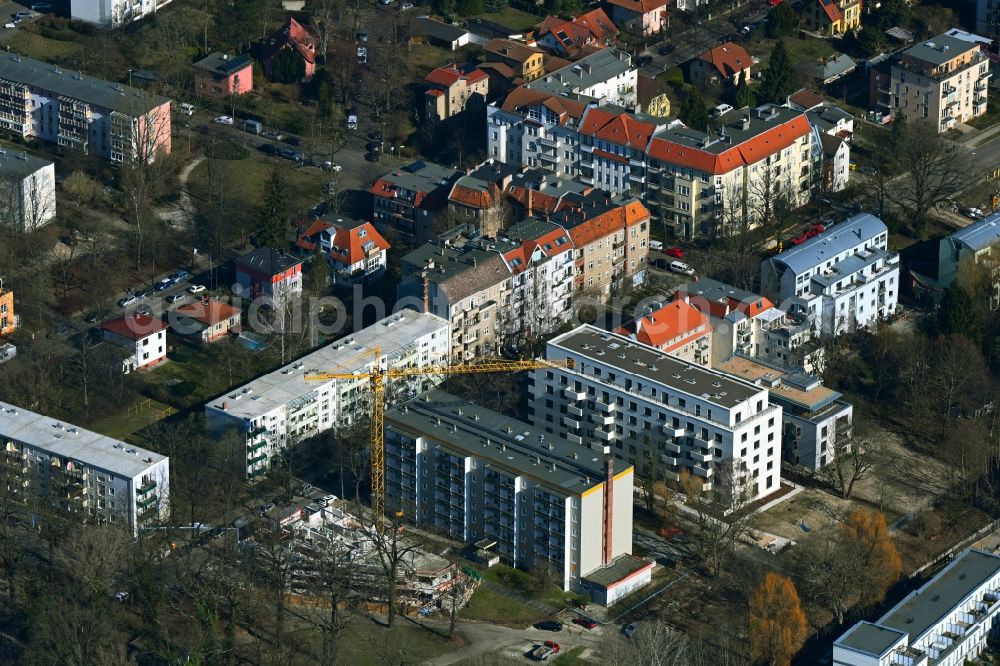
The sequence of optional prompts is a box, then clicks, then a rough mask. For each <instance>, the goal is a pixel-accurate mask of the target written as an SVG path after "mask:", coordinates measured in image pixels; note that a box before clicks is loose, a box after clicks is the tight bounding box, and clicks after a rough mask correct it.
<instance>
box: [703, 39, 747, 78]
mask: <svg viewBox="0 0 1000 666" xmlns="http://www.w3.org/2000/svg"><path fill="white" fill-rule="evenodd" d="M698 59H699V60H704V61H705V62H708V63H711V65H712V66H713V67H715V69H716V70H717V71H718V72H719V74H721V75H722V76H723V77H724V78H727V79H728V78H729V77H731V76H733V75H734V74H736V73H737V72H742V71H743V70H744V69H747V68H749V67H750V64H751V63H752V60H751V58H750V54H749V53H747V51H746V49H745V48H743V47H742V46H740V45H739V44H733V43H732V42H726V43H725V44H723V45H722V46H716V47H715V48H714V49H709V50H707V51H705V52H704V53H702V54H701V55H699V56H698Z"/></svg>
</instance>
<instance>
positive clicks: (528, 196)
mask: <svg viewBox="0 0 1000 666" xmlns="http://www.w3.org/2000/svg"><path fill="white" fill-rule="evenodd" d="M524 192H525V194H524V207H525V208H527V209H528V217H531V210H532V209H531V203H532V201H531V200H532V199H533V198H534V196H533V192H534V190H533V189H532V188H531V187H526V188H524Z"/></svg>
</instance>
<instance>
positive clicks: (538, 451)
mask: <svg viewBox="0 0 1000 666" xmlns="http://www.w3.org/2000/svg"><path fill="white" fill-rule="evenodd" d="M385 423H386V426H387V427H392V428H397V429H399V430H404V431H408V432H411V433H414V434H419V435H420V436H422V437H425V438H427V439H430V440H434V441H436V442H438V443H439V444H440V445H442V446H444V447H445V448H446V449H448V450H451V451H454V452H456V453H459V454H461V455H469V456H475V457H477V458H479V459H482V460H486V461H488V464H490V465H495V466H497V467H499V468H502V469H505V470H508V471H510V472H513V473H515V474H517V475H525V476H530V477H531V478H533V479H535V480H537V481H541V482H542V483H543V484H544V485H545V486H548V487H550V488H556V489H558V490H561V491H562V492H564V493H566V494H567V495H571V494H580V493H582V492H584V491H586V490H589V489H590V488H593V487H595V486H597V485H600V484H601V483H603V481H604V454H603V451H602V450H596V451H595V450H593V449H591V448H590V447H588V446H586V445H584V444H575V443H573V442H571V441H569V440H568V439H565V438H563V437H560V436H559V435H555V434H552V433H546V432H545V431H544V429H543V428H541V427H537V426H532V425H529V424H527V423H524V422H523V421H518V420H517V419H514V418H511V417H509V416H504V415H503V414H499V413H497V412H494V411H493V410H490V409H487V408H485V407H482V406H480V405H477V404H475V403H473V402H470V401H468V400H465V399H463V398H459V397H457V396H454V395H452V394H450V393H446V392H445V391H442V390H440V389H432V390H430V391H427V392H426V393H423V394H421V395H419V396H417V397H416V398H414V399H412V400H410V401H409V402H407V403H405V404H403V405H399V406H397V407H394V408H392V409H390V410H387V411H386V413H385ZM602 448H603V447H602ZM630 469H632V466H631V465H628V466H625V467H623V468H622V469H618V467H617V466H616V468H615V473H616V474H617V473H620V472H624V471H628V470H630Z"/></svg>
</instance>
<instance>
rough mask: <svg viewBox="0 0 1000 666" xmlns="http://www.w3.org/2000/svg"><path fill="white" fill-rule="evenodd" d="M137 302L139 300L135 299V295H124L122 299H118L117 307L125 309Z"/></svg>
mask: <svg viewBox="0 0 1000 666" xmlns="http://www.w3.org/2000/svg"><path fill="white" fill-rule="evenodd" d="M137 300H139V299H137V298H136V297H135V294H125V296H124V297H123V298H120V299H118V307H120V308H127V307H128V306H130V305H132V304H133V303H135V302H136V301H137Z"/></svg>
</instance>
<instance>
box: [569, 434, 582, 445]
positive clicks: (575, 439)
mask: <svg viewBox="0 0 1000 666" xmlns="http://www.w3.org/2000/svg"><path fill="white" fill-rule="evenodd" d="M566 439H568V440H569V441H571V442H573V443H574V444H583V437H580V435H573V434H567V435H566Z"/></svg>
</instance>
